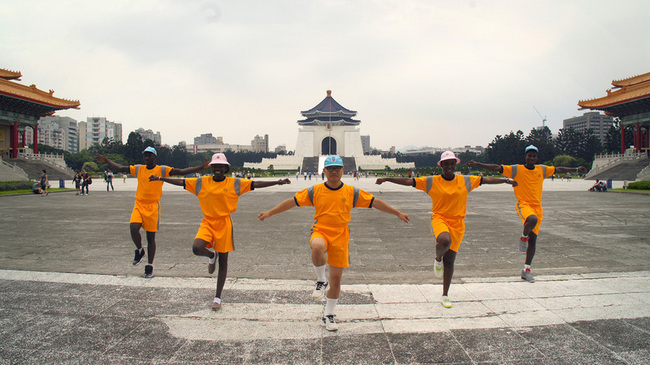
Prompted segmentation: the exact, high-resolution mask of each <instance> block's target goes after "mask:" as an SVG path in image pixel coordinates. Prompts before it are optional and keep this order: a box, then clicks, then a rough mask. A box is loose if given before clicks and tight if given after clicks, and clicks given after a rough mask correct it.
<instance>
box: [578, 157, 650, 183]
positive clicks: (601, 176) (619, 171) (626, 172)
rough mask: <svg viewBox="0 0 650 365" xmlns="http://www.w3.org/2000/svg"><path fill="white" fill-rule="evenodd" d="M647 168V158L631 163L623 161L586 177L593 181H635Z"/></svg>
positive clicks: (648, 162)
mask: <svg viewBox="0 0 650 365" xmlns="http://www.w3.org/2000/svg"><path fill="white" fill-rule="evenodd" d="M648 166H650V160H648V159H647V158H642V159H638V160H632V161H627V160H623V161H619V162H618V163H616V164H614V165H612V166H611V167H609V168H607V169H605V170H603V171H600V172H598V173H596V174H594V175H587V178H589V179H594V180H595V179H597V180H609V179H611V180H617V181H625V180H627V181H635V180H637V178H638V176H639V173H640V172H641V171H642V170H644V169H646V168H647V167H648Z"/></svg>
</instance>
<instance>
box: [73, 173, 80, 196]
mask: <svg viewBox="0 0 650 365" xmlns="http://www.w3.org/2000/svg"><path fill="white" fill-rule="evenodd" d="M81 180H82V178H81V174H80V173H79V171H75V173H74V178H73V179H72V181H74V187H75V189H77V194H76V195H79V194H81Z"/></svg>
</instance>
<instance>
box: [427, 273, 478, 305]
mask: <svg viewBox="0 0 650 365" xmlns="http://www.w3.org/2000/svg"><path fill="white" fill-rule="evenodd" d="M436 280H438V281H439V282H440V283H439V284H422V285H418V286H417V287H418V288H419V289H420V292H421V293H422V295H424V298H425V299H426V301H427V302H430V303H440V299H442V279H436ZM449 297H450V298H451V299H452V300H453V301H454V302H467V301H474V300H476V296H474V294H473V293H472V292H471V291H469V290H468V289H467V287H466V286H465V284H456V283H454V282H453V281H452V284H451V286H450V287H449Z"/></svg>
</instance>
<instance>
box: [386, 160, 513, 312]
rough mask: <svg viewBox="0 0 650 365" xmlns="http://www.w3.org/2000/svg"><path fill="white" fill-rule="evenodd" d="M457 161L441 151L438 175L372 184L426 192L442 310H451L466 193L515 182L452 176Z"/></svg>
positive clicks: (391, 178) (463, 227)
mask: <svg viewBox="0 0 650 365" xmlns="http://www.w3.org/2000/svg"><path fill="white" fill-rule="evenodd" d="M459 163H460V159H459V158H457V157H456V155H454V153H453V152H452V151H445V152H443V153H442V155H441V156H440V161H438V166H441V167H442V175H436V176H422V177H418V178H407V177H385V178H379V179H377V181H376V184H382V183H384V182H391V183H394V184H399V185H405V186H413V187H414V188H416V189H418V190H422V191H424V192H426V193H427V194H428V195H429V197H430V198H431V203H432V206H431V211H432V212H433V215H432V216H431V232H432V234H433V236H434V237H435V239H436V257H435V262H434V267H433V268H434V270H433V271H434V274H435V276H436V277H437V278H440V277H442V278H443V279H442V300H441V304H442V305H443V306H444V307H445V308H451V307H452V302H451V300H450V299H449V287H450V286H451V279H452V277H453V275H454V262H455V261H456V254H457V253H458V248H459V247H460V243H461V241H462V240H463V236H464V235H465V212H466V210H467V196H468V195H469V192H470V191H472V190H474V189H476V188H477V187H479V186H480V185H482V184H503V183H506V184H511V185H513V186H516V185H517V183H516V182H515V181H514V180H512V179H497V178H494V177H483V176H470V175H465V176H463V175H456V174H455V173H454V172H455V171H456V165H457V164H459Z"/></svg>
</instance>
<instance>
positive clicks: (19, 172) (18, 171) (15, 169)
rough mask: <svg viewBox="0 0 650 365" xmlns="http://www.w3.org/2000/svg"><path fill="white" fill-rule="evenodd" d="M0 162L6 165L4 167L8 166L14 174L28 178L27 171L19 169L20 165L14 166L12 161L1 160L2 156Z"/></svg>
mask: <svg viewBox="0 0 650 365" xmlns="http://www.w3.org/2000/svg"><path fill="white" fill-rule="evenodd" d="M0 164H1V165H3V166H6V167H8V168H10V169H11V171H12V172H13V173H14V174H16V175H18V176H22V177H24V178H25V179H28V178H29V176H28V175H27V173H26V172H25V170H23V169H21V168H20V167H18V166H16V164H15V163H14V164H10V163H9V162H6V161H3V160H2V158H0Z"/></svg>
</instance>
